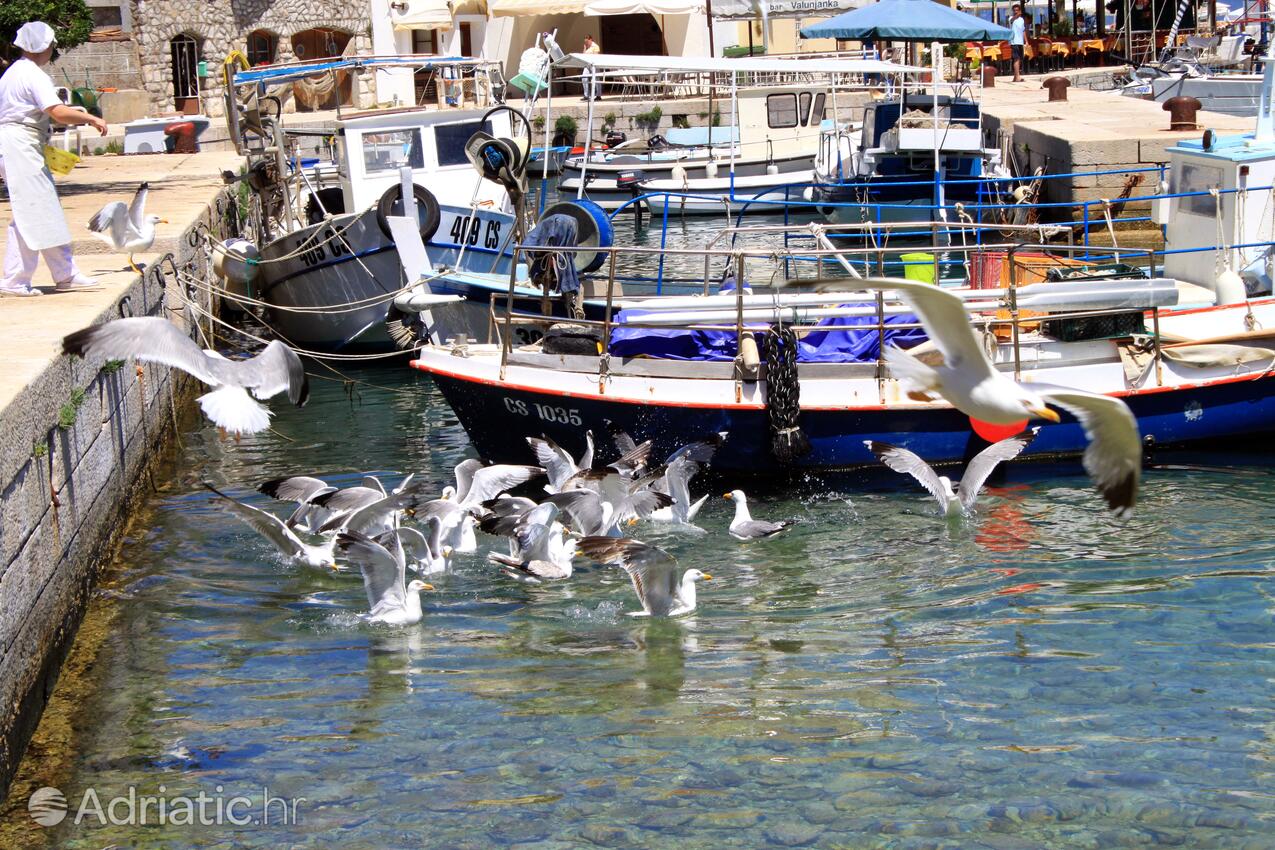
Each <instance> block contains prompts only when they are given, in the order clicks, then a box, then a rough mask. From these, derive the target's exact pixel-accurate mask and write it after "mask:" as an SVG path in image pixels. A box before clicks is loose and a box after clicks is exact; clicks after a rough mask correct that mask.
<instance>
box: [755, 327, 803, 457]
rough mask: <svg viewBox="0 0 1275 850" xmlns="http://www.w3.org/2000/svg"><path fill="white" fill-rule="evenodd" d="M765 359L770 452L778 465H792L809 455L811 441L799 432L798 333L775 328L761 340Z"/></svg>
mask: <svg viewBox="0 0 1275 850" xmlns="http://www.w3.org/2000/svg"><path fill="white" fill-rule="evenodd" d="M762 350H763V356H764V357H765V358H766V416H767V420H768V423H769V425H770V453H771V455H773V456H774V458H775V460H777V461H779V462H780V463H792V462H793V461H794V460H796V459H797V458H799V457H801V456H802V455H806V454H809V453H810V440H809V438H807V437H806V434H805V432H803V431H802V430H801V425H800V419H801V384H800V382H799V379H798V377H797V334H796V332H795V331H793V330H792V328H785V327H781V326H777V327H775V328H772V329H771V330H770V331H768V332H767V333H766V335H765V336H764V337H763V338H762Z"/></svg>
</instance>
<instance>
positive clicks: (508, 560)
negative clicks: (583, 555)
mask: <svg viewBox="0 0 1275 850" xmlns="http://www.w3.org/2000/svg"><path fill="white" fill-rule="evenodd" d="M511 524H512V527H510V525H511ZM487 528H492V529H493V532H492V533H506V534H508V536H509V550H510V553H509V554H508V555H502V554H501V553H499V552H490V553H488V555H487V560H488V561H491V562H492V563H493V564H496V565H498V566H499V567H500V568H501V571H502V572H504V574H505V575H507V576H509V577H510V578H513V579H517V580H518V581H521V582H523V583H525V584H540V583H542V582H544V581H552V580H556V579H564V578H571V561H572V559H573V558H574V557H575V551H576V547H575V545H574V544H573V543H571V542H569V541H568V540H567V530H566V528H565V527H564V526H563V525H562V523H560V522H558V506H557V505H555V504H553V503H551V502H546V503H545V504H543V505H539V506H537V507H536V508H534V509H533V510H531V511H528V512H527V513H526V514H524V515H522V516H511V517H500V518H498V519H497V520H496V521H495V522H493V523H486V524H484V526H483V530H484V531H485V530H487Z"/></svg>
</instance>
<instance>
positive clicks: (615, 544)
mask: <svg viewBox="0 0 1275 850" xmlns="http://www.w3.org/2000/svg"><path fill="white" fill-rule="evenodd" d="M577 546H578V548H579V549H580V552H581V553H583V554H584V555H586V556H587V557H589V558H592V559H593V560H595V561H598V562H599V563H603V564H619V565H620V567H621V568H623V570H624V571H625V572H626V573H628V574H629V579H630V580H632V582H633V591H634V592H635V593H636V594H637V598H638V601H639V602H641V603H642V610H641V611H630V612H629V616H630V617H677V616H680V615H682V614H689V613H691V612H692V611H694V610H695V602H696V599H695V583H696V582H697V581H710V580H711V579H712V578H713V577H712V576H711V575H709V574H708V573H705V572H701V571H699V570H695V569H691V570H686V571H685V572H682V571H681V568H680V567H679V566H678V563H677V560H676V559H675V558H674V557H673V556H672V555H670V554H669V553H668V552H665V551H664V550H663V549H660V548H658V547H656V546H650V545H648V544H646V543H643V542H642V541H640V540H633V539H632V538H629V537H586V538H584V539H583V540H581V541H580V542H579V543H578V544H577ZM679 574H680V575H679Z"/></svg>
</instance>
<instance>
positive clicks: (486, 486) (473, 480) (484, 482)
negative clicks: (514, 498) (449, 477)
mask: <svg viewBox="0 0 1275 850" xmlns="http://www.w3.org/2000/svg"><path fill="white" fill-rule="evenodd" d="M455 473H456V495H455V497H454V498H455V500H456V501H457V502H458V503H459V504H460V505H462V506H463V507H466V508H468V507H478V506H479V505H481V504H482V503H483V502H485V501H487V500H488V499H494V498H496V497H497V496H499V495H500V494H501V493H503V492H505V491H506V490H510V489H513V488H514V487H517V486H518V485H519V484H523V483H525V482H527V481H530V480H531V479H533V478H535V477H536V476H538V475H544V474H545V471H544V469H542V468H541V467H539V466H524V465H521V464H505V463H498V464H494V465H492V466H484V465H483V462H482V461H480V460H474V459H473V458H470V459H469V460H462V461H461V462H460V463H458V464H456V468H455ZM444 492H446V491H444Z"/></svg>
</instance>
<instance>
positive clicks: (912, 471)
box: [863, 428, 1040, 517]
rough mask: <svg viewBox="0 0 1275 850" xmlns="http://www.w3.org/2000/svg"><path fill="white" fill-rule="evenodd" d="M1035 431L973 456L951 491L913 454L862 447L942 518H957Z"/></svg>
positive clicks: (884, 447) (890, 448)
mask: <svg viewBox="0 0 1275 850" xmlns="http://www.w3.org/2000/svg"><path fill="white" fill-rule="evenodd" d="M1039 431H1040V428H1032V429H1031V430H1030V431H1024V432H1023V433H1021V434H1017V435H1015V436H1013V437H1010V438H1009V439H1006V440H1001V441H999V442H996V443H992V444H991V445H990V446H988V447H987V448H985V449H983V450H982V451H981V452H979V453H978V454H976V455H974V459H973V460H971V461H970V463H969V466H967V467H965V474H964V475H962V476H961V481H960V483H959V484H957V485H956V488H955V489H953V487H952V479H950V478H948V477H947V476H946V475H939V474H938V473H936V472H935V471H934V468H933V467H932V466H930V465H929V464H928V463H926V462H925V461H923V460H921V457H920V455H918V454H916V453H915V452H911V451H908V450H907V449H905V448H901V447H900V446H893V445H890V444H889V443H878V442H876V441H875V440H864V441H863V444H864V445H865V446H867V447H868V451H870V452H872V453H873V454H874V455H876V457H877V460H879V461H881V462H882V463H884V464H885V465H886V466H888V467H890V468H891V469H893V470H894V471H895V472H903V473H906V474H907V475H911V476H912V477H913V478H915V479H916V480H917V482H918V483H919V484H920V485H921V486H922V487H924V488H925V489H926V490H928V491H929V492H930V495H931V496H933V497H934V498H935V500H936V501H937V502H938V503H939V509H940V510H942V511H943V514H944V515H945V516H948V517H957V516H961V515H962V514H969V513H973V511H974V502H975V501H976V500H977V499H978V494H979V491H980V490H982V489H983V483H984V482H986V481H987V477H988V476H989V475H991V474H992V470H993V469H995V468H996V465H997V464H999V463H1001V462H1002V461H1007V460H1013V459H1014V458H1016V457H1018V455H1019V454H1020V453H1021V452H1022V451H1023V449H1025V448H1027V447H1028V446H1029V445H1031V441H1032V440H1034V439H1036V434H1037V433H1038V432H1039Z"/></svg>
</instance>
